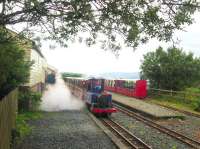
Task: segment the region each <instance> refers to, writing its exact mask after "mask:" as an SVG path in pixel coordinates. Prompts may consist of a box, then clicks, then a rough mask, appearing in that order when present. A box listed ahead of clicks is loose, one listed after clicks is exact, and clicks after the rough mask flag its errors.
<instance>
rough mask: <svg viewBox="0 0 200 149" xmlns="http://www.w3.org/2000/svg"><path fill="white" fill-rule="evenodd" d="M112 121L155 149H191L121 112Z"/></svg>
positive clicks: (114, 115)
mask: <svg viewBox="0 0 200 149" xmlns="http://www.w3.org/2000/svg"><path fill="white" fill-rule="evenodd" d="M112 119H114V120H116V121H117V122H118V123H119V124H121V125H122V126H124V127H125V128H127V129H128V130H130V131H131V132H132V133H133V134H135V135H136V136H137V137H139V138H140V139H142V140H143V141H144V142H145V143H147V144H148V145H151V146H152V147H153V149H189V148H190V147H189V146H187V145H185V144H183V143H182V142H180V141H178V140H176V139H174V138H172V137H170V136H168V135H166V134H163V133H161V132H160V131H158V130H156V129H153V128H152V127H149V126H147V125H145V124H144V123H142V122H140V121H137V120H135V119H134V118H131V117H129V116H127V115H125V114H123V113H121V112H117V113H115V114H113V115H112Z"/></svg>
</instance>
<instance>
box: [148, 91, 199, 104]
mask: <svg viewBox="0 0 200 149" xmlns="http://www.w3.org/2000/svg"><path fill="white" fill-rule="evenodd" d="M148 95H149V96H160V95H163V96H167V97H173V98H176V99H180V100H184V101H185V102H186V103H187V102H188V103H190V101H191V100H194V99H195V100H196V99H199V100H200V94H198V93H191V92H185V91H173V90H164V89H155V88H149V89H148Z"/></svg>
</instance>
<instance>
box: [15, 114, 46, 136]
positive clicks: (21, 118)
mask: <svg viewBox="0 0 200 149" xmlns="http://www.w3.org/2000/svg"><path fill="white" fill-rule="evenodd" d="M40 118H42V114H41V113H39V112H25V113H22V114H18V115H17V118H16V129H17V131H18V132H19V134H20V139H23V138H24V137H25V136H27V135H28V134H30V133H31V130H32V127H30V126H29V124H28V123H27V122H28V121H30V120H36V119H40ZM18 139H19V138H18Z"/></svg>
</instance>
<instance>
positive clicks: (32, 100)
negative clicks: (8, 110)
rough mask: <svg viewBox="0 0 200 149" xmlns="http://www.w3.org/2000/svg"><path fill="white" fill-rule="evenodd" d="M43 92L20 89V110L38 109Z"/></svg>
mask: <svg viewBox="0 0 200 149" xmlns="http://www.w3.org/2000/svg"><path fill="white" fill-rule="evenodd" d="M41 96H42V95H41V93H38V92H33V91H30V90H24V91H20V93H19V101H18V104H19V112H24V111H32V110H33V111H34V110H37V109H38V107H39V104H40V102H41Z"/></svg>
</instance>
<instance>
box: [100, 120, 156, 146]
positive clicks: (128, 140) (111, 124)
mask: <svg viewBox="0 0 200 149" xmlns="http://www.w3.org/2000/svg"><path fill="white" fill-rule="evenodd" d="M101 121H102V123H103V124H104V125H105V126H106V127H108V128H109V129H110V130H111V131H112V133H114V134H115V136H117V137H118V138H119V139H120V140H121V141H122V143H124V144H125V145H126V146H127V148H133V149H152V148H151V147H150V146H148V145H147V144H146V143H144V142H143V141H142V140H141V139H139V138H138V137H136V136H135V135H133V134H132V133H131V132H129V131H128V130H127V129H125V128H124V127H122V126H120V125H119V124H118V123H117V122H115V121H113V120H111V119H101Z"/></svg>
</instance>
